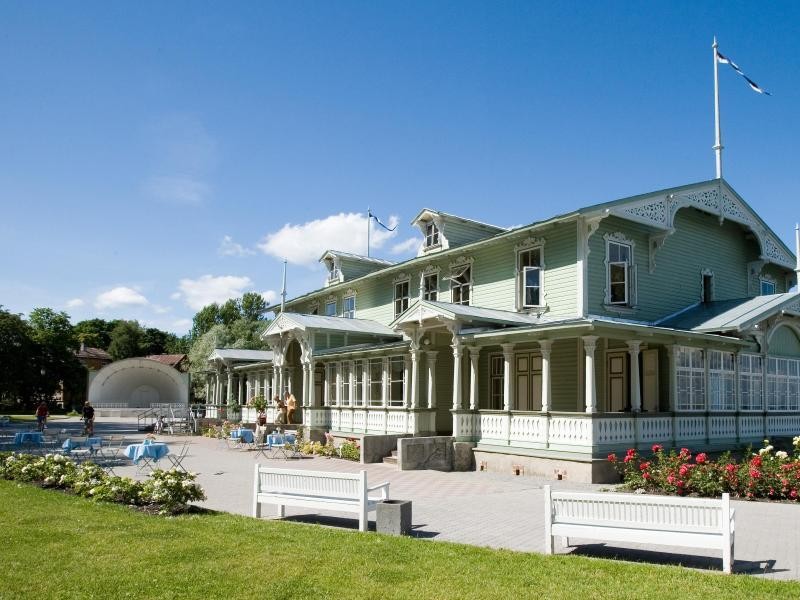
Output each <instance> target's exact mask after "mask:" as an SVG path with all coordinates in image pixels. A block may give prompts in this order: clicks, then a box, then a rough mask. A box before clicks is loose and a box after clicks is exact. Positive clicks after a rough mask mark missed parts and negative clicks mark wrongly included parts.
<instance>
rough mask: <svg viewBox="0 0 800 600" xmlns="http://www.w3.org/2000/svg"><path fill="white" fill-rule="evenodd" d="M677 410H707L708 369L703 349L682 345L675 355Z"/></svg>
mask: <svg viewBox="0 0 800 600" xmlns="http://www.w3.org/2000/svg"><path fill="white" fill-rule="evenodd" d="M675 376H676V379H677V384H678V385H677V388H678V389H677V398H676V408H677V410H705V408H706V369H705V364H704V360H703V351H702V350H698V349H697V348H687V347H684V346H680V347H678V348H677V350H676V355H675Z"/></svg>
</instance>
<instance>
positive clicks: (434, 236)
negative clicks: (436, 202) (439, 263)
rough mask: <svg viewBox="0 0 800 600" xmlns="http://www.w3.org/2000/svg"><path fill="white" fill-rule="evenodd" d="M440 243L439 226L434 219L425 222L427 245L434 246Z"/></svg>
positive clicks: (427, 246)
mask: <svg viewBox="0 0 800 600" xmlns="http://www.w3.org/2000/svg"><path fill="white" fill-rule="evenodd" d="M438 245H439V228H438V227H437V226H436V223H434V222H433V221H428V222H427V223H426V224H425V247H426V248H432V247H434V246H438Z"/></svg>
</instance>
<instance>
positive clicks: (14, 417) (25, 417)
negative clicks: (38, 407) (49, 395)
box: [5, 415, 69, 423]
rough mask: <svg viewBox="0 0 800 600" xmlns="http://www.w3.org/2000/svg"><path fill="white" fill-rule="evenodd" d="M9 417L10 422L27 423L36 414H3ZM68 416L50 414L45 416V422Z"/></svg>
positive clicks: (32, 419)
mask: <svg viewBox="0 0 800 600" xmlns="http://www.w3.org/2000/svg"><path fill="white" fill-rule="evenodd" d="M5 416H7V417H8V418H9V419H11V422H12V423H29V422H33V421H36V415H5ZM67 418H69V417H68V416H67V415H50V416H49V417H47V422H48V423H49V422H50V421H61V420H63V419H67Z"/></svg>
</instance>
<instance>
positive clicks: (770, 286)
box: [761, 279, 775, 296]
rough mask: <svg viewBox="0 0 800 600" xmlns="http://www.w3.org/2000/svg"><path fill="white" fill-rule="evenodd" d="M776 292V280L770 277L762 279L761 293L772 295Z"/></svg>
mask: <svg viewBox="0 0 800 600" xmlns="http://www.w3.org/2000/svg"><path fill="white" fill-rule="evenodd" d="M774 293H775V282H774V281H770V280H769V279H762V280H761V295H762V296H771V295H772V294H774Z"/></svg>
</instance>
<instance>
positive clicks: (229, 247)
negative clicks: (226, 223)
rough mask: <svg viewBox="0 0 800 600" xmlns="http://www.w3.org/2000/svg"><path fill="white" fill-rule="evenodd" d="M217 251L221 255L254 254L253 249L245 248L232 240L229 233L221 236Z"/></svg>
mask: <svg viewBox="0 0 800 600" xmlns="http://www.w3.org/2000/svg"><path fill="white" fill-rule="evenodd" d="M217 252H219V253H220V254H221V255H222V256H249V255H251V254H255V250H251V249H250V248H245V247H244V246H242V245H241V244H239V243H237V242H234V241H233V238H232V237H231V236H229V235H226V236H225V237H223V238H222V241H221V242H220V244H219V248H218V249H217Z"/></svg>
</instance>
